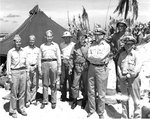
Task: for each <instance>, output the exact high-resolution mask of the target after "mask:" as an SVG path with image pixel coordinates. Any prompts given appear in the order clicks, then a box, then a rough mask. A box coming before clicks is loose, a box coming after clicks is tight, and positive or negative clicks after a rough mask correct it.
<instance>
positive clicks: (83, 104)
mask: <svg viewBox="0 0 150 119" xmlns="http://www.w3.org/2000/svg"><path fill="white" fill-rule="evenodd" d="M85 106H86V100H83V101H82V105H81V108H82V109H85Z"/></svg>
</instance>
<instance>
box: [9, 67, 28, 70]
mask: <svg viewBox="0 0 150 119" xmlns="http://www.w3.org/2000/svg"><path fill="white" fill-rule="evenodd" d="M23 69H26V67H19V68H15V69H12V68H11V70H23Z"/></svg>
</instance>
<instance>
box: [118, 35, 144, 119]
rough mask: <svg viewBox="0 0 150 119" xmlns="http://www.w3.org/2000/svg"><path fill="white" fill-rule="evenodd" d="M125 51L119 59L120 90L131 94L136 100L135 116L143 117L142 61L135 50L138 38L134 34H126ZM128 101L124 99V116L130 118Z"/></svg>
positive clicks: (127, 94)
mask: <svg viewBox="0 0 150 119" xmlns="http://www.w3.org/2000/svg"><path fill="white" fill-rule="evenodd" d="M124 39H125V41H126V42H125V46H124V47H125V51H124V52H122V53H121V54H120V56H119V59H118V65H117V66H118V67H117V68H118V76H119V82H120V90H121V93H122V94H123V95H126V96H129V94H130V95H131V97H132V99H133V102H134V118H141V109H140V78H139V72H140V70H141V62H140V61H139V59H138V58H137V53H136V51H135V50H134V44H135V43H136V39H135V38H134V37H133V36H132V35H126V36H124ZM127 108H128V107H127V101H126V100H123V101H122V115H123V118H129V117H128V116H127V115H129V114H128V112H127Z"/></svg>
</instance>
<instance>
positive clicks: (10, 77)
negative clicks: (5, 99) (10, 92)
mask: <svg viewBox="0 0 150 119" xmlns="http://www.w3.org/2000/svg"><path fill="white" fill-rule="evenodd" d="M8 83H10V84H13V81H12V76H11V75H8Z"/></svg>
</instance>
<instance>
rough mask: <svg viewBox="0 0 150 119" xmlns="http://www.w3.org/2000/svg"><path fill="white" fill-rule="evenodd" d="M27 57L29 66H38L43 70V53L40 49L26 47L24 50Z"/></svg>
mask: <svg viewBox="0 0 150 119" xmlns="http://www.w3.org/2000/svg"><path fill="white" fill-rule="evenodd" d="M24 50H25V51H26V55H27V62H28V64H29V65H37V66H38V67H39V68H41V51H40V48H38V47H36V46H35V47H33V48H31V47H30V46H26V47H25V48H24Z"/></svg>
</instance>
